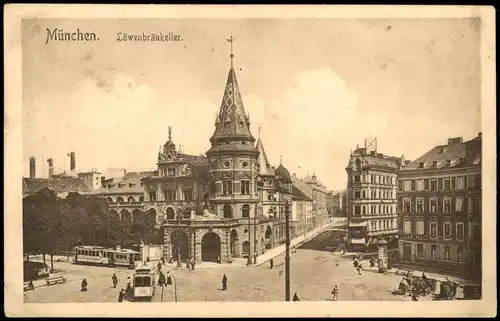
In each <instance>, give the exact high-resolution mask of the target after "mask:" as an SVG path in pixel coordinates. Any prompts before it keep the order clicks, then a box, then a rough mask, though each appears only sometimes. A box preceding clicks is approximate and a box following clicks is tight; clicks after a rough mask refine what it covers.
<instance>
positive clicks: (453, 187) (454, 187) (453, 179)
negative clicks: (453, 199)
mask: <svg viewBox="0 0 500 321" xmlns="http://www.w3.org/2000/svg"><path fill="white" fill-rule="evenodd" d="M451 189H457V178H456V177H452V178H451Z"/></svg>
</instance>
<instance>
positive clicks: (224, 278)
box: [222, 274, 227, 291]
mask: <svg viewBox="0 0 500 321" xmlns="http://www.w3.org/2000/svg"><path fill="white" fill-rule="evenodd" d="M222 291H227V276H226V275H225V274H224V275H223V276H222Z"/></svg>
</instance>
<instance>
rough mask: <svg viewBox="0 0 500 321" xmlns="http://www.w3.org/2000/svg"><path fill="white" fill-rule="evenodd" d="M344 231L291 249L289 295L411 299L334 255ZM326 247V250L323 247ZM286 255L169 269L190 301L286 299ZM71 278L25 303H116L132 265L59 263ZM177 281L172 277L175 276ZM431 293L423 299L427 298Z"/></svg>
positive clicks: (387, 279)
mask: <svg viewBox="0 0 500 321" xmlns="http://www.w3.org/2000/svg"><path fill="white" fill-rule="evenodd" d="M340 235H342V232H339V231H327V232H323V233H321V234H320V235H318V236H317V237H315V238H314V239H312V240H311V241H309V242H307V243H305V244H304V245H303V246H302V247H300V248H298V249H297V250H296V252H295V253H291V255H290V256H291V261H290V262H291V296H293V294H294V293H295V292H297V294H298V297H299V298H300V299H301V300H302V301H326V300H331V297H332V296H331V294H330V293H331V291H332V288H333V287H334V286H335V285H337V286H338V288H339V296H338V300H339V301H353V300H355V301H409V299H410V298H409V297H408V296H400V295H393V294H392V291H393V290H395V289H396V288H397V286H398V284H399V282H400V280H401V277H400V276H397V275H394V274H378V273H375V272H373V271H363V273H362V275H358V272H357V271H356V270H355V269H354V268H353V265H352V260H351V259H347V258H342V257H340V255H337V254H336V255H334V254H332V252H331V250H330V248H332V247H335V246H336V244H338V242H339V241H337V240H336V239H338V237H339V236H340ZM325 249H328V250H325ZM283 263H284V254H282V255H280V256H278V257H275V258H274V268H273V269H270V268H269V263H268V262H267V263H264V264H262V265H261V266H258V267H245V266H238V267H214V268H205V269H198V270H194V271H190V270H186V269H180V270H177V269H170V274H171V275H173V276H174V278H175V280H176V281H177V299H178V301H179V302H186V301H246V302H269V301H284V297H285V295H284V291H285V290H284V288H285V275H284V274H285V273H284V265H283ZM56 268H57V269H60V270H62V271H64V272H62V274H63V275H65V277H66V278H67V280H68V282H66V283H63V284H57V285H52V286H42V287H38V288H36V289H35V290H33V291H28V292H25V293H24V298H25V302H26V303H64V302H72V303H73V302H74V303H76V302H116V301H117V298H118V292H119V290H120V289H121V288H124V287H125V283H126V278H127V277H128V276H132V273H133V270H128V269H124V268H117V269H112V268H106V267H92V266H83V265H73V264H71V263H68V262H58V263H57V266H56ZM113 273H116V275H117V277H118V279H119V282H118V286H117V288H116V289H115V288H113V287H112V281H111V276H112V275H113ZM223 274H226V276H227V278H228V290H227V291H222V284H221V279H222V276H223ZM83 278H86V279H87V282H88V291H87V292H80V291H79V290H80V283H81V280H82V279H83ZM172 281H174V279H173V280H172ZM427 299H429V300H430V298H422V300H427ZM160 301H161V288H160V287H158V286H157V287H156V294H155V296H154V298H153V302H160ZM163 301H164V302H173V301H174V287H173V285H170V286H168V287H166V288H165V289H164V293H163Z"/></svg>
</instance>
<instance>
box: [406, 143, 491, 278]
mask: <svg viewBox="0 0 500 321" xmlns="http://www.w3.org/2000/svg"><path fill="white" fill-rule="evenodd" d="M481 152H482V150H481V133H479V135H478V136H477V137H475V138H474V139H472V140H470V141H467V142H463V139H462V138H461V137H457V138H450V139H448V142H447V144H446V145H439V146H435V147H433V148H432V149H431V150H429V151H428V152H427V153H425V154H424V155H422V156H421V157H419V158H417V159H416V160H415V161H413V162H411V163H410V164H409V165H408V166H406V168H404V169H402V170H401V171H399V177H398V183H399V187H398V191H399V196H398V201H399V211H400V226H399V228H400V239H399V250H400V257H401V264H402V265H403V266H411V267H412V268H421V269H424V270H431V271H439V272H444V273H447V274H454V275H459V276H462V277H470V278H479V279H480V277H481V270H482V266H481V260H482V257H481V249H482V247H481V238H482V235H481V222H482V212H481V203H482V202H481V199H482V193H481V158H482V157H481Z"/></svg>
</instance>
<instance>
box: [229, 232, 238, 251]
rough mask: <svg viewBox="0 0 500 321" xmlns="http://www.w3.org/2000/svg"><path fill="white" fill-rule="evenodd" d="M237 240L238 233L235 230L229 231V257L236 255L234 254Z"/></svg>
mask: <svg viewBox="0 0 500 321" xmlns="http://www.w3.org/2000/svg"><path fill="white" fill-rule="evenodd" d="M237 242H238V233H237V232H236V230H232V231H231V236H230V249H231V257H237V254H236V243H237Z"/></svg>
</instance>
